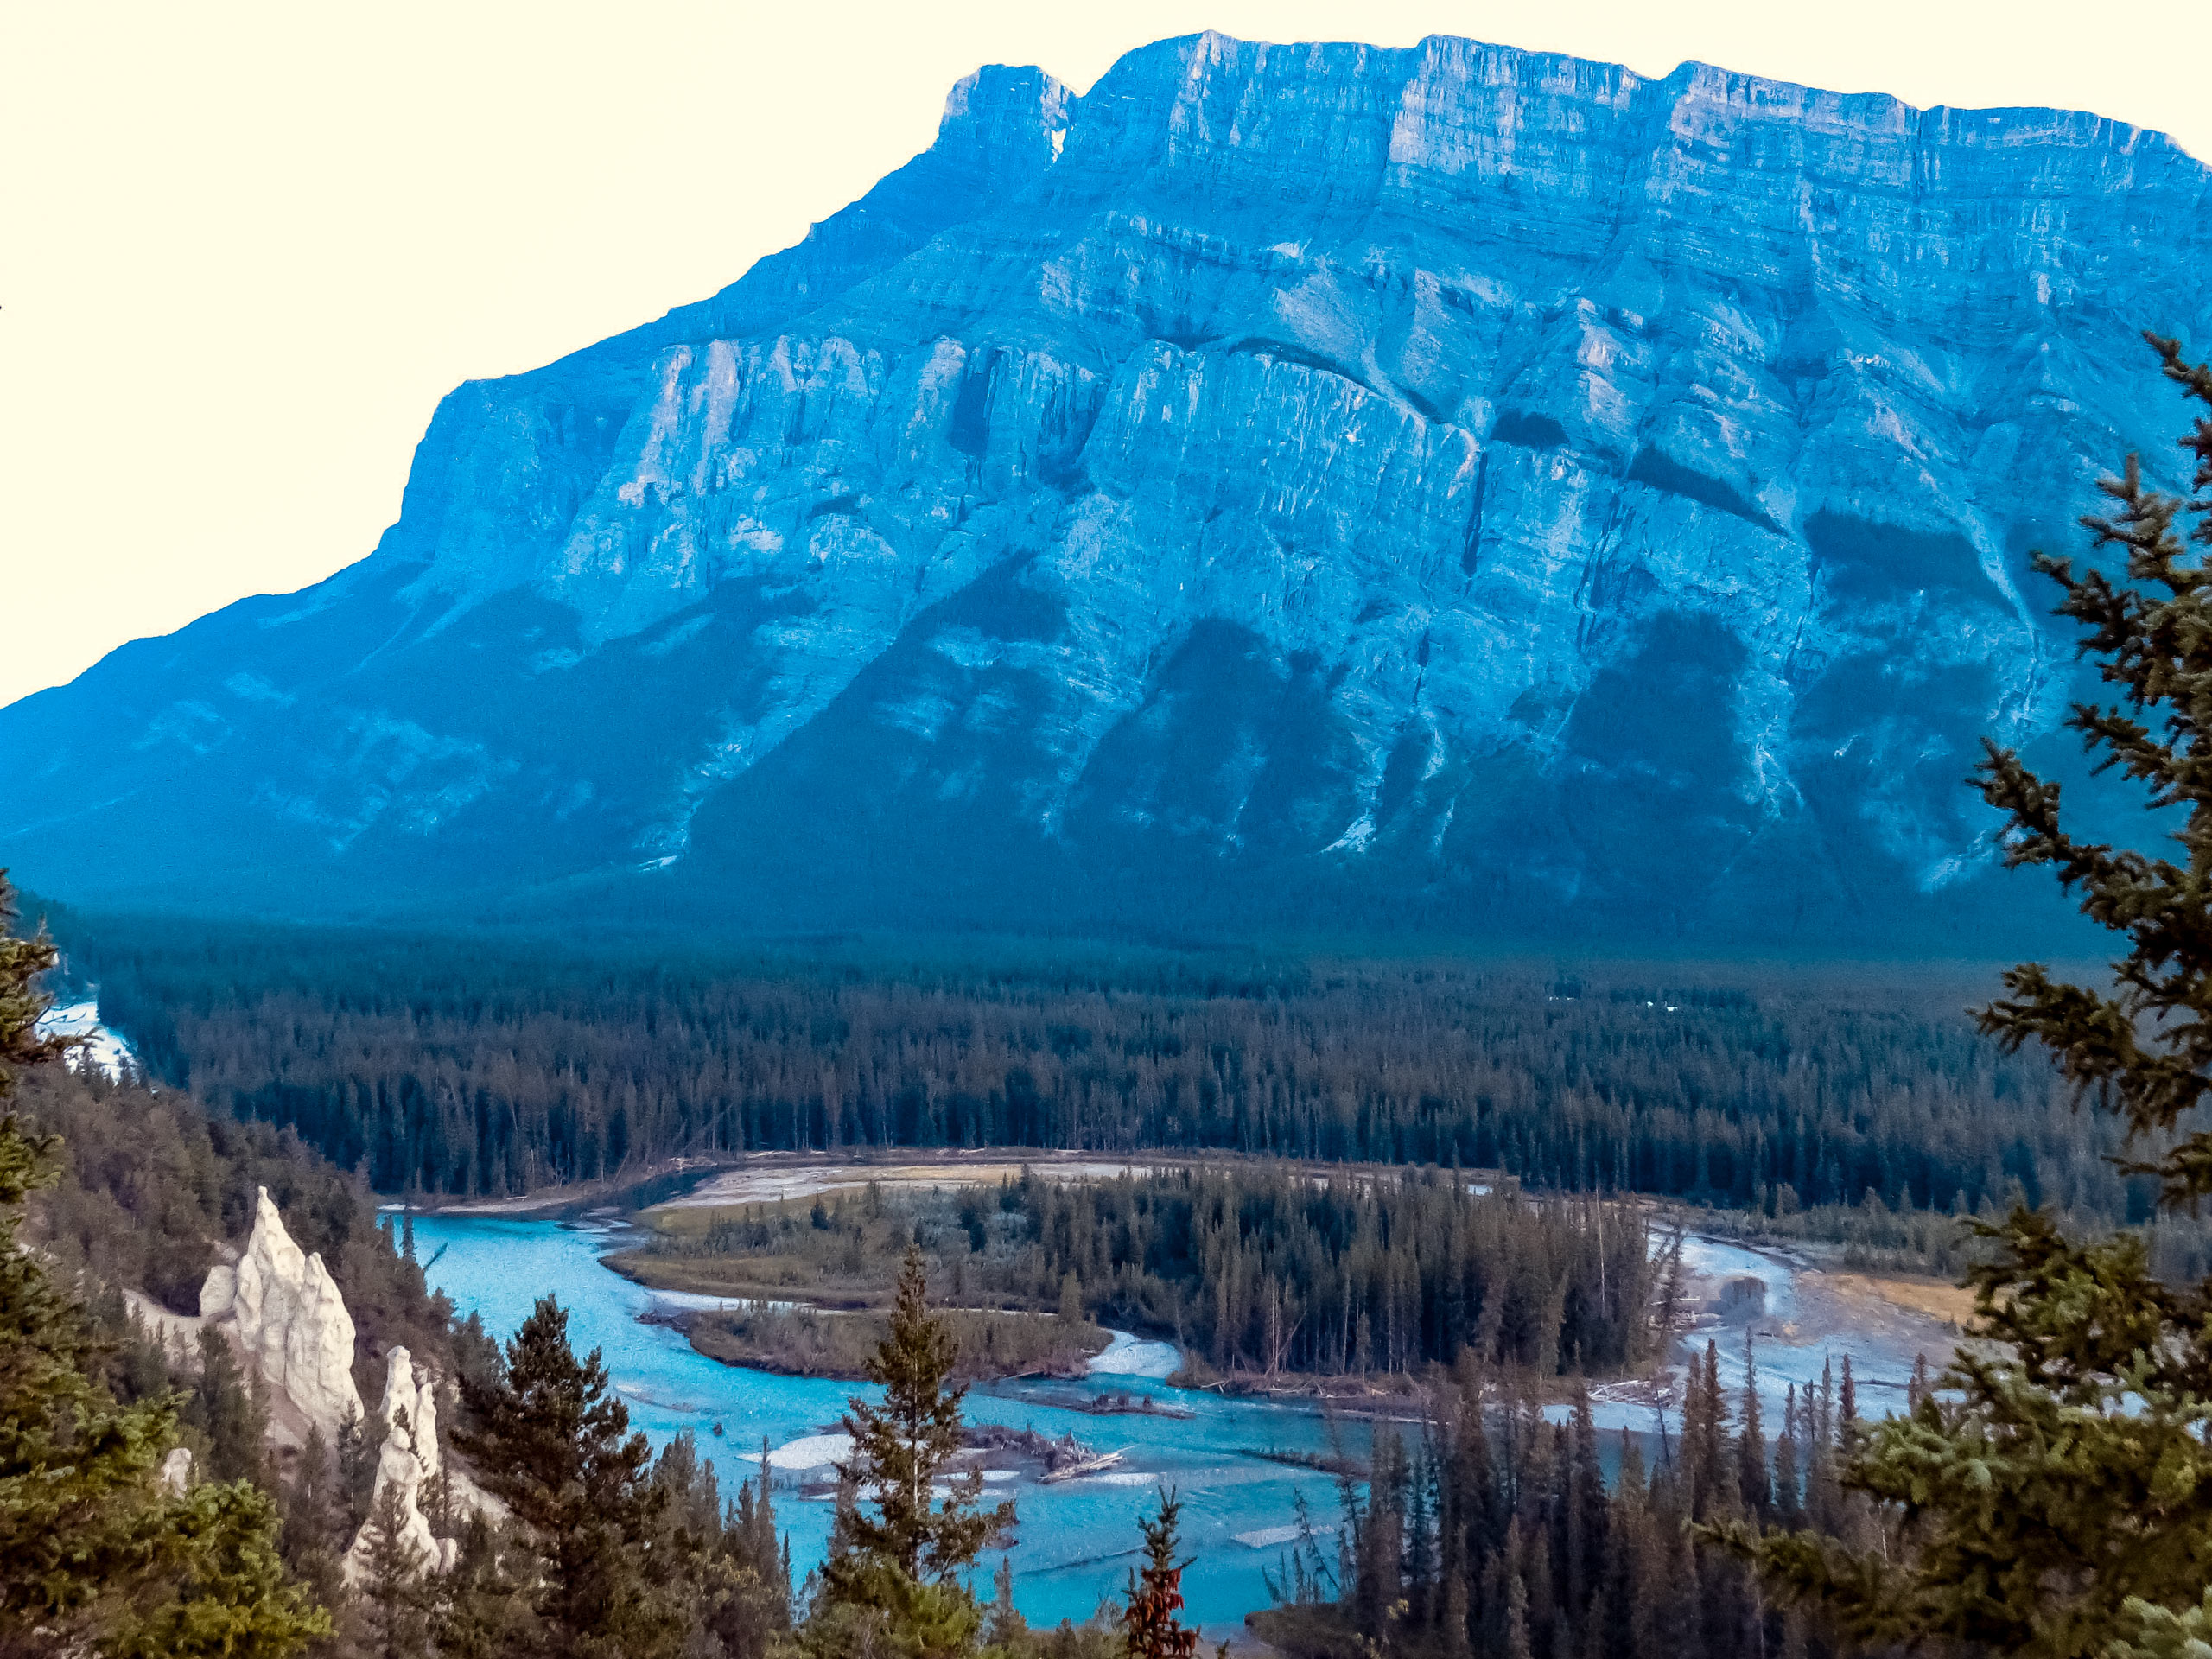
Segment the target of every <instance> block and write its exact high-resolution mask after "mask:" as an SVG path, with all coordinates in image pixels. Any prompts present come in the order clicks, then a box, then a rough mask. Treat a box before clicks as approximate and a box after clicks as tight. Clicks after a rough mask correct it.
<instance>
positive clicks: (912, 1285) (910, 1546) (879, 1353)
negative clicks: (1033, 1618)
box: [805, 1245, 1014, 1656]
mask: <svg viewBox="0 0 2212 1659" xmlns="http://www.w3.org/2000/svg"><path fill="white" fill-rule="evenodd" d="M926 1292H927V1285H926V1282H925V1274H924V1270H923V1264H922V1253H921V1250H920V1249H919V1248H918V1247H917V1246H912V1245H910V1246H909V1247H908V1248H907V1251H906V1260H905V1262H903V1263H902V1264H901V1266H900V1268H899V1288H898V1294H897V1299H896V1301H895V1303H894V1305H893V1310H892V1316H891V1328H890V1331H889V1332H888V1333H887V1335H886V1336H885V1338H884V1339H883V1342H882V1344H880V1346H879V1347H878V1348H877V1350H876V1351H875V1354H874V1357H873V1358H871V1359H870V1361H869V1362H868V1376H869V1378H870V1380H871V1381H874V1382H875V1383H880V1384H881V1385H882V1388H883V1398H882V1401H881V1402H880V1404H878V1403H872V1402H869V1401H868V1400H867V1399H865V1398H863V1397H861V1395H853V1396H852V1397H851V1398H850V1400H849V1402H848V1407H849V1409H848V1410H847V1412H846V1414H845V1420H844V1426H845V1432H846V1433H849V1434H850V1435H851V1436H852V1437H853V1453H852V1456H851V1458H850V1459H849V1460H848V1461H846V1462H845V1463H842V1464H841V1465H838V1477H839V1491H838V1503H837V1517H836V1529H835V1531H834V1533H833V1535H832V1538H831V1548H830V1553H829V1559H828V1560H826V1561H825V1562H824V1563H823V1569H822V1584H823V1590H822V1595H821V1597H820V1598H819V1602H818V1605H817V1614H816V1617H815V1618H813V1619H812V1620H811V1621H810V1624H809V1627H808V1629H807V1631H806V1633H805V1636H806V1640H807V1643H808V1645H809V1646H810V1648H811V1649H814V1650H815V1651H816V1652H817V1653H825V1654H827V1653H843V1652H846V1651H849V1650H850V1649H851V1648H852V1647H853V1646H854V1645H855V1643H862V1642H870V1641H874V1640H880V1641H882V1642H885V1643H888V1644H889V1645H890V1646H891V1648H892V1649H893V1650H895V1651H898V1652H900V1653H904V1654H910V1655H917V1656H920V1655H927V1656H945V1655H951V1654H961V1653H966V1652H968V1651H970V1650H971V1649H973V1647H974V1645H975V1643H976V1634H977V1630H978V1628H979V1626H980V1625H981V1623H982V1613H981V1610H980V1609H979V1608H978V1607H977V1605H976V1599H975V1597H974V1596H973V1595H972V1594H971V1593H970V1592H969V1590H968V1587H967V1586H966V1584H965V1583H964V1582H963V1580H962V1576H961V1575H962V1574H963V1573H964V1572H965V1570H966V1569H967V1568H968V1567H971V1566H972V1565H973V1564H974V1562H975V1560H976V1556H977V1555H978V1554H980V1553H981V1552H982V1548H983V1546H984V1545H985V1544H987V1543H988V1542H989V1541H990V1540H991V1539H992V1538H993V1537H995V1536H996V1535H999V1534H1000V1533H1001V1532H1004V1531H1006V1530H1007V1529H1009V1528H1011V1527H1012V1526H1013V1524H1014V1505H1013V1504H1011V1503H1001V1504H1000V1505H998V1506H997V1508H995V1509H994V1510H988V1511H984V1510H979V1509H977V1507H976V1504H977V1502H978V1500H979V1499H980V1498H981V1497H982V1487H983V1480H982V1474H981V1473H980V1472H979V1471H975V1470H969V1471H967V1472H966V1473H964V1474H962V1475H958V1476H956V1477H953V1478H949V1479H941V1477H942V1475H943V1471H944V1468H945V1466H946V1465H947V1464H948V1463H949V1462H950V1460H951V1459H952V1458H953V1456H954V1455H955V1454H956V1453H957V1452H959V1451H960V1449H961V1446H962V1434H961V1421H960V1405H961V1402H962V1401H963V1400H964V1399H965V1398H966V1397H967V1393H968V1391H967V1389H965V1388H960V1387H955V1386H952V1385H951V1384H950V1382H949V1378H950V1375H951V1371H952V1364H953V1360H954V1358H955V1357H956V1344H955V1341H954V1338H953V1335H952V1332H950V1330H949V1329H948V1328H947V1327H946V1325H945V1324H944V1321H943V1320H941V1319H932V1318H931V1317H930V1313H929V1309H928V1304H927V1295H926ZM939 1484H942V1485H943V1486H944V1488H945V1489H946V1496H945V1498H944V1502H943V1503H941V1504H933V1503H932V1492H931V1489H932V1487H934V1486H937V1485H939ZM864 1505H866V1506H867V1507H864ZM871 1509H872V1510H873V1513H870V1510H871Z"/></svg>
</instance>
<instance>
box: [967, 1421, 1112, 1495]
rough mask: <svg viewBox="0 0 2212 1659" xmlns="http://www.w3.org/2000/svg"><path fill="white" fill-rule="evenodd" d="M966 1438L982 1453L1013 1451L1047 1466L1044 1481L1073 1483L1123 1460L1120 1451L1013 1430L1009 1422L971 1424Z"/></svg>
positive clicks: (1071, 1437) (1041, 1477) (1068, 1436)
mask: <svg viewBox="0 0 2212 1659" xmlns="http://www.w3.org/2000/svg"><path fill="white" fill-rule="evenodd" d="M965 1439H966V1440H967V1443H968V1445H969V1446H971V1447H974V1448H976V1450H978V1451H986V1452H1013V1453H1014V1455H1015V1456H1016V1457H1022V1458H1033V1459H1036V1460H1037V1461H1038V1462H1039V1463H1040V1464H1042V1465H1044V1468H1045V1472H1044V1473H1043V1474H1041V1475H1039V1477H1038V1478H1039V1480H1043V1481H1052V1480H1071V1479H1073V1478H1075V1477H1076V1476H1077V1475H1088V1474H1094V1473H1096V1471H1099V1470H1101V1469H1110V1468H1111V1467H1113V1465H1116V1464H1117V1463H1119V1462H1120V1461H1121V1460H1122V1454H1121V1453H1120V1452H1095V1451H1093V1450H1092V1449H1091V1448H1090V1447H1089V1446H1085V1445H1084V1443H1083V1442H1082V1441H1081V1440H1077V1439H1076V1437H1075V1436H1074V1435H1072V1434H1063V1435H1062V1436H1061V1437H1060V1438H1059V1439H1058V1440H1054V1439H1053V1438H1052V1436H1051V1435H1049V1434H1040V1433H1038V1432H1037V1431H1036V1430H1035V1429H1033V1428H1013V1427H1008V1426H1007V1424H1005V1423H970V1424H969V1425H968V1427H967V1429H966V1431H965Z"/></svg>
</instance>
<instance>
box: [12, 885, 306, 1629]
mask: <svg viewBox="0 0 2212 1659" xmlns="http://www.w3.org/2000/svg"><path fill="white" fill-rule="evenodd" d="M12 897H13V894H12V891H11V890H10V887H9V886H8V884H7V882H6V880H4V878H0V1103H4V1102H5V1101H6V1099H7V1097H8V1096H10V1094H11V1093H12V1091H13V1090H14V1087H15V1083H16V1072H15V1070H14V1068H16V1067H22V1066H32V1065H41V1064H43V1063H48V1062H50V1061H52V1060H53V1059H54V1058H56V1057H57V1056H58V1055H59V1054H60V1052H61V1051H62V1049H63V1048H64V1047H65V1046H66V1045H63V1044H59V1043H55V1042H53V1041H51V1040H48V1039H46V1038H43V1037H41V1035H40V1034H39V1032H38V1020H39V1016H40V1015H41V1014H43V1013H44V1012H45V1009H46V1007H47V1000H46V998H45V997H44V996H43V995H41V992H40V990H39V988H38V986H37V979H38V976H40V975H41V974H42V973H44V972H45V971H46V970H47V969H49V968H51V967H52V966H53V965H54V951H53V949H52V947H51V946H50V945H49V944H48V943H47V942H46V940H45V938H44V936H43V934H41V935H40V936H39V937H37V938H32V939H28V940H27V939H23V938H20V937H16V935H15V934H14V933H13V931H12V929H11V928H10V923H12V921H13V920H14V910H13V907H12V905H11V903H10V900H11V899H12ZM58 1150H59V1147H58V1143H57V1142H56V1141H54V1140H53V1139H52V1138H51V1137H42V1138H39V1139H34V1138H32V1137H31V1136H29V1135H25V1134H24V1133H23V1132H22V1128H21V1127H20V1126H19V1124H18V1122H17V1120H16V1117H15V1116H13V1115H11V1114H10V1115H0V1655H4V1656H9V1659H13V1656H16V1655H33V1654H48V1653H51V1654H62V1653H70V1654H79V1653H86V1652H97V1653H101V1654H105V1655H109V1656H114V1659H138V1656H149V1659H150V1656H154V1655H164V1656H191V1655H201V1654H222V1655H226V1656H231V1659H283V1656H287V1655H290V1654H293V1653H296V1652H298V1651H299V1650H300V1649H302V1647H304V1646H305V1645H306V1644H307V1643H308V1642H309V1641H310V1640H312V1639H314V1638H315V1637H320V1636H323V1635H326V1634H327V1633H328V1631H329V1628H330V1625H329V1621H328V1618H327V1617H326V1615H325V1614H324V1613H323V1611H322V1610H321V1608H319V1607H317V1606H315V1605H314V1603H313V1602H312V1601H311V1600H310V1599H308V1596H307V1594H306V1592H304V1591H303V1589H302V1587H301V1586H300V1585H299V1584H298V1583H297V1582H296V1581H295V1580H293V1579H292V1578H291V1577H290V1575H289V1573H287V1572H286V1571H285V1569H284V1566H283V1561H282V1560H280V1559H279V1557H278V1554H277V1533H278V1526H279V1523H278V1519H277V1509H276V1505H275V1503H274V1502H273V1501H272V1500H271V1499H270V1497H269V1496H268V1495H267V1494H266V1493H264V1492H263V1491H259V1490H258V1489H257V1488H256V1487H255V1486H254V1485H253V1484H251V1483H250V1482H247V1481H244V1480H240V1481H237V1482H234V1483H228V1484H225V1483H216V1482H210V1483H205V1484H200V1485H196V1486H192V1487H190V1488H188V1490H187V1491H183V1492H174V1491H170V1490H169V1489H168V1487H167V1486H165V1485H164V1484H162V1481H161V1480H160V1478H159V1476H158V1473H157V1471H159V1469H160V1467H161V1465H162V1459H164V1458H165V1457H166V1456H167V1454H168V1452H169V1450H170V1449H171V1448H172V1447H173V1446H175V1444H176V1440H177V1421H176V1402H175V1396H174V1395H168V1394H162V1395H156V1396H154V1397H151V1398H149V1399H146V1400H143V1401H140V1402H137V1403H136V1404H133V1405H130V1406H118V1404H117V1403H116V1402H115V1401H114V1399H113V1398H112V1397H111V1395H110V1394H109V1393H108V1391H107V1389H105V1386H104V1385H103V1384H102V1383H100V1381H99V1370H100V1369H101V1366H102V1363H103V1362H104V1360H105V1351H104V1350H103V1348H102V1345H101V1344H99V1342H98V1341H96V1340H95V1338H93V1336H92V1332H91V1329H90V1326H89V1324H88V1321H87V1318H86V1310H85V1309H84V1307H83V1306H82V1305H81V1304H79V1302H78V1301H77V1300H76V1299H75V1298H74V1297H73V1296H72V1295H71V1294H69V1293H68V1292H67V1290H65V1289H64V1288H63V1287H62V1286H61V1285H60V1284H59V1283H58V1282H57V1281H55V1280H54V1277H53V1276H52V1275H51V1274H49V1273H48V1270H47V1268H46V1267H45V1265H44V1263H43V1262H42V1260H41V1257H40V1255H38V1254H36V1253H35V1252H34V1251H32V1250H29V1249H26V1248H24V1246H23V1245H22V1243H21V1240H20V1232H21V1229H22V1220H23V1212H22V1206H23V1203H24V1200H25V1198H27V1197H28V1196H29V1194H30V1193H31V1192H33V1191H34V1190H35V1189H36V1188H38V1187H40V1186H42V1185H47V1184H48V1183H49V1182H51V1181H52V1180H53V1179H54V1175H55V1166H54V1154H55V1153H56V1152H57V1151H58Z"/></svg>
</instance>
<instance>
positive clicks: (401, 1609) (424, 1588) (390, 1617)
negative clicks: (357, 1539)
mask: <svg viewBox="0 0 2212 1659" xmlns="http://www.w3.org/2000/svg"><path fill="white" fill-rule="evenodd" d="M405 1525H406V1510H405V1508H404V1505H403V1504H402V1503H401V1502H400V1497H399V1488H398V1487H397V1485H387V1486H386V1487H385V1489H384V1491H382V1492H381V1493H380V1494H378V1497H377V1501H376V1503H375V1506H374V1507H373V1508H372V1510H370V1512H369V1519H368V1524H367V1526H366V1528H365V1535H366V1540H367V1544H366V1548H365V1551H364V1552H363V1554H362V1556H361V1557H359V1558H357V1559H359V1561H360V1578H359V1588H358V1590H357V1592H356V1593H355V1597H354V1605H353V1619H352V1621H351V1622H352V1624H353V1627H354V1629H353V1647H354V1650H355V1652H356V1653H357V1654H359V1656H360V1659H423V1656H425V1655H427V1654H428V1653H429V1649H430V1631H431V1615H432V1611H433V1609H434V1607H435V1601H436V1599H435V1593H434V1592H433V1590H432V1587H431V1584H430V1568H431V1563H430V1562H429V1560H426V1559H424V1557H423V1553H422V1551H421V1550H419V1549H418V1548H416V1546H415V1544H414V1543H413V1542H412V1541H410V1539H409V1538H408V1537H407V1535H406V1532H405V1530H404V1529H405Z"/></svg>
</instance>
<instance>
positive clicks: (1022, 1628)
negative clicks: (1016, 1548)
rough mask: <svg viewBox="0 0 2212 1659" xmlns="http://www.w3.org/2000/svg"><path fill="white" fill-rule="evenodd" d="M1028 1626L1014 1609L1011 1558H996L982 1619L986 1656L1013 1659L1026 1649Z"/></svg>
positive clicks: (1003, 1556) (1004, 1556) (1025, 1620)
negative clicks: (994, 1570) (994, 1655)
mask: <svg viewBox="0 0 2212 1659" xmlns="http://www.w3.org/2000/svg"><path fill="white" fill-rule="evenodd" d="M1028 1637H1029V1622H1028V1621H1027V1619H1025V1618H1022V1616H1021V1610H1020V1608H1019V1607H1017V1606H1015V1605H1014V1557H1013V1556H1011V1555H1001V1556H1000V1557H999V1570H998V1571H997V1572H996V1573H993V1574H992V1575H991V1605H990V1611H989V1612H988V1613H987V1614H986V1615H985V1616H984V1619H983V1648H984V1650H985V1651H986V1652H987V1653H996V1654H1003V1655H1005V1656H1007V1659H1017V1656H1019V1655H1020V1654H1021V1653H1023V1652H1024V1651H1026V1650H1027V1648H1028V1645H1029V1643H1028Z"/></svg>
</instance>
